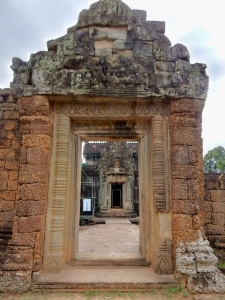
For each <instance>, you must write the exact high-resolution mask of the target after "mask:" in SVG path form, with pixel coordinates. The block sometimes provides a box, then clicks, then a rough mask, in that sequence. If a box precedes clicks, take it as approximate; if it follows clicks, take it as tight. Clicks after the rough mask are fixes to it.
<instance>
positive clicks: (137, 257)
mask: <svg viewBox="0 0 225 300" xmlns="http://www.w3.org/2000/svg"><path fill="white" fill-rule="evenodd" d="M69 265H70V266H149V265H150V264H149V263H148V262H147V261H146V260H145V259H144V258H143V257H142V255H141V254H140V253H137V252H136V253H89V252H88V253H85V252H83V253H79V254H78V255H77V257H76V259H74V260H73V261H71V262H70V264H69Z"/></svg>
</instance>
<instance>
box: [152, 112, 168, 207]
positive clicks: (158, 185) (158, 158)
mask: <svg viewBox="0 0 225 300" xmlns="http://www.w3.org/2000/svg"><path fill="white" fill-rule="evenodd" d="M152 137H153V149H152V152H153V196H154V205H155V208H156V209H157V210H158V211H159V212H168V211H169V209H170V208H169V197H168V194H167V188H166V185H167V181H166V171H167V170H166V158H165V149H166V147H165V137H164V120H163V118H162V117H161V116H155V117H153V119H152Z"/></svg>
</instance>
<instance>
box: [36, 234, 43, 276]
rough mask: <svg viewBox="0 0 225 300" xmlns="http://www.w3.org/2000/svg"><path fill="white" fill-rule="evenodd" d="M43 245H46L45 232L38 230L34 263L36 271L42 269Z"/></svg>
mask: <svg viewBox="0 0 225 300" xmlns="http://www.w3.org/2000/svg"><path fill="white" fill-rule="evenodd" d="M43 246H44V232H38V233H37V235H36V241H35V247H34V263H33V271H34V272H38V271H40V270H41V269H42V257H43Z"/></svg>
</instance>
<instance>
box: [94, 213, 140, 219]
mask: <svg viewBox="0 0 225 300" xmlns="http://www.w3.org/2000/svg"><path fill="white" fill-rule="evenodd" d="M96 217H97V218H137V214H136V213H123V212H108V213H107V212H101V213H98V214H96Z"/></svg>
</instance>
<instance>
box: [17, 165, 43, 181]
mask: <svg viewBox="0 0 225 300" xmlns="http://www.w3.org/2000/svg"><path fill="white" fill-rule="evenodd" d="M19 182H20V183H42V182H43V183H46V182H48V169H47V166H46V167H45V168H44V167H43V166H39V165H21V168H20V173H19Z"/></svg>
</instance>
